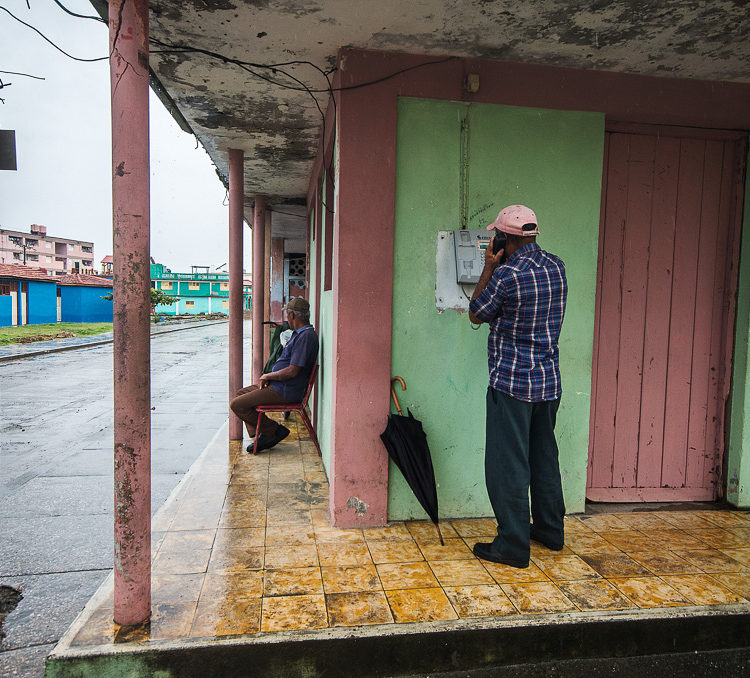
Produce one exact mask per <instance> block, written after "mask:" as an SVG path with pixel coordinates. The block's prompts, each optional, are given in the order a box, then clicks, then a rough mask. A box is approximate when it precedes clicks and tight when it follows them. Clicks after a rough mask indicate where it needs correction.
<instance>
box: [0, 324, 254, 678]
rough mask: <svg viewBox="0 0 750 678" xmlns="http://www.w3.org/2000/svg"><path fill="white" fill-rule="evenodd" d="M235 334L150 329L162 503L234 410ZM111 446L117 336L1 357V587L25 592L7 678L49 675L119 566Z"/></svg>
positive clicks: (5, 654) (5, 656) (5, 652)
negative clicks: (58, 645) (230, 402)
mask: <svg viewBox="0 0 750 678" xmlns="http://www.w3.org/2000/svg"><path fill="white" fill-rule="evenodd" d="M227 332H228V325H227V324H226V323H222V324H213V325H206V326H202V327H191V328H190V329H186V330H184V331H179V332H171V333H168V334H165V335H163V336H159V337H155V338H152V342H151V405H152V408H153V409H152V414H151V416H152V419H151V430H152V433H151V435H152V442H151V448H152V452H151V457H152V459H151V467H152V513H154V512H155V511H156V510H157V509H158V508H159V507H160V506H161V504H163V503H164V501H165V500H166V498H167V497H168V496H169V493H170V492H171V491H172V489H173V488H174V487H175V486H176V485H177V483H178V482H179V480H180V478H181V477H182V475H183V474H184V473H185V472H186V471H187V470H188V468H189V467H190V465H191V464H192V462H193V461H194V460H195V459H196V458H197V457H198V455H199V454H200V453H201V452H202V451H203V449H204V447H205V446H206V445H207V444H208V442H209V441H210V440H211V438H212V437H213V435H214V434H215V433H216V431H217V430H218V429H219V428H220V427H221V425H222V424H223V423H224V421H225V420H226V418H227V360H228V357H227V356H228V353H227ZM244 333H245V334H244V336H245V351H246V353H245V356H246V358H245V367H246V374H248V373H249V369H250V348H249V347H250V334H251V333H250V326H249V323H246V326H245V329H244ZM112 448H113V442H112V345H111V344H110V345H106V346H99V347H95V348H84V349H81V350H76V351H69V352H64V353H55V354H51V355H46V356H41V357H37V358H29V359H24V360H17V361H12V362H7V363H2V364H0V585H4V586H12V587H14V588H20V589H22V592H23V599H22V600H21V601H20V603H19V604H18V607H17V608H16V609H15V610H14V611H13V612H11V613H10V614H9V616H8V617H7V618H6V619H5V621H4V622H3V624H2V630H3V632H4V633H5V634H6V637H4V638H0V676H2V677H5V676H16V675H18V676H24V677H26V676H37V675H38V676H41V675H43V672H44V658H45V657H46V655H47V654H48V653H49V652H50V651H51V650H52V648H53V647H54V644H55V642H56V641H57V640H58V639H59V638H60V637H61V636H62V634H63V633H64V632H65V631H66V630H67V628H68V626H69V625H70V624H71V623H72V621H73V620H74V619H75V617H76V615H77V614H78V613H79V612H80V611H81V609H82V608H83V606H84V605H85V604H86V602H87V601H88V599H89V597H90V596H91V595H92V594H93V593H94V591H95V590H96V589H97V587H98V586H99V584H100V583H101V582H102V581H103V580H104V578H105V577H106V575H107V574H108V572H109V570H110V569H111V568H112V548H113V547H112V531H113V527H112V463H113V462H112Z"/></svg>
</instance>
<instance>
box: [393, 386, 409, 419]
mask: <svg viewBox="0 0 750 678" xmlns="http://www.w3.org/2000/svg"><path fill="white" fill-rule="evenodd" d="M396 382H398V383H399V384H401V390H402V391H405V390H406V383H405V382H404V380H403V378H402V377H393V378H392V379H391V398H393V402H394V403H396V409H397V410H398V413H399V416H401V405H400V404H399V402H398V397H397V396H396V389H395V388H393V385H394V384H395V383H396Z"/></svg>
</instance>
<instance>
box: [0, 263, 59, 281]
mask: <svg viewBox="0 0 750 678" xmlns="http://www.w3.org/2000/svg"><path fill="white" fill-rule="evenodd" d="M0 278H17V279H19V280H40V281H42V282H52V283H54V282H58V278H55V277H54V276H51V275H47V270H46V269H39V268H30V267H28V266H20V265H18V264H0Z"/></svg>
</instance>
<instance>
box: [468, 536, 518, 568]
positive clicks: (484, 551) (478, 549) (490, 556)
mask: <svg viewBox="0 0 750 678" xmlns="http://www.w3.org/2000/svg"><path fill="white" fill-rule="evenodd" d="M472 550H473V551H474V555H475V556H476V557H477V558H481V559H482V560H489V561H490V562H493V563H501V564H503V565H509V566H510V567H518V568H521V569H523V568H525V567H528V566H529V561H528V560H525V561H523V560H509V559H508V558H503V557H502V556H499V555H495V554H494V553H493V552H492V544H491V543H490V544H483V543H481V542H477V543H476V544H474V548H473V549H472Z"/></svg>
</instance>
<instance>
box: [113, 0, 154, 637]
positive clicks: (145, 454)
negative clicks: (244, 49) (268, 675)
mask: <svg viewBox="0 0 750 678" xmlns="http://www.w3.org/2000/svg"><path fill="white" fill-rule="evenodd" d="M109 35H110V54H111V58H110V78H111V83H112V167H113V173H112V208H113V227H112V233H113V239H114V243H113V245H114V249H113V254H114V289H113V295H114V301H113V314H114V367H113V374H114V444H115V449H114V462H115V468H114V481H115V487H114V503H115V506H114V519H115V525H114V528H115V592H114V620H115V622H116V623H117V624H121V625H123V626H130V625H134V624H139V623H141V622H143V621H146V620H147V619H149V617H150V615H151V417H150V410H151V385H150V328H149V325H150V311H151V303H150V302H151V300H150V287H151V275H150V260H149V159H148V158H149V150H148V149H149V138H148V87H149V85H148V1H147V0H129V1H128V2H125V0H111V2H110V3H109Z"/></svg>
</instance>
